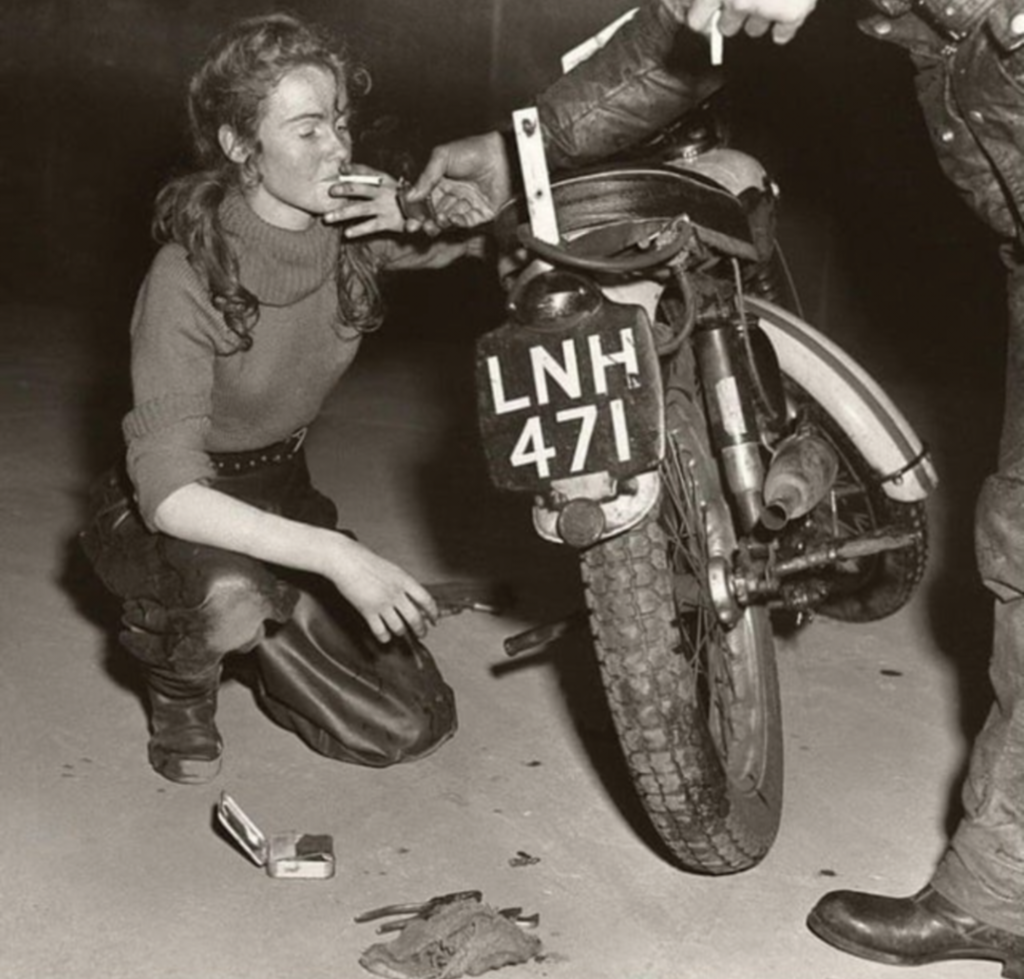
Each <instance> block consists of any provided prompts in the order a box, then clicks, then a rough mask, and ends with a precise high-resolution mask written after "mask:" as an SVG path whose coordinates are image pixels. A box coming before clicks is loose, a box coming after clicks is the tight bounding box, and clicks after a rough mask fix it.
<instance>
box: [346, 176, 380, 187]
mask: <svg viewBox="0 0 1024 979" xmlns="http://www.w3.org/2000/svg"><path fill="white" fill-rule="evenodd" d="M338 183H342V184H366V186H368V187H380V186H381V185H382V184H383V183H384V178H383V177H378V176H374V175H373V174H370V173H342V174H339V175H338Z"/></svg>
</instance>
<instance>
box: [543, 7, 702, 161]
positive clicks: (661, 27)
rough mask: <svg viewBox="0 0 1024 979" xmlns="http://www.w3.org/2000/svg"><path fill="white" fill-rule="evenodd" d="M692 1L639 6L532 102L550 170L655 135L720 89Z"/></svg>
mask: <svg viewBox="0 0 1024 979" xmlns="http://www.w3.org/2000/svg"><path fill="white" fill-rule="evenodd" d="M689 6H690V0H645V2H644V3H643V4H642V5H641V6H640V8H639V10H638V11H637V14H636V16H635V17H633V18H632V19H631V20H629V21H627V22H626V23H625V24H623V26H622V27H620V28H619V30H617V31H616V32H615V34H613V35H612V37H611V38H610V39H609V41H608V43H607V44H606V45H605V46H604V47H603V48H601V49H599V50H598V51H596V52H595V53H594V54H593V55H591V56H590V57H589V58H588V59H587V60H586V61H584V62H583V63H582V64H580V65H578V66H577V67H576V68H574V69H573V70H572V71H570V72H569V73H568V74H566V75H563V76H562V77H561V78H560V79H558V81H556V82H555V83H554V84H552V85H551V86H550V87H549V88H548V89H546V90H545V91H544V92H543V93H542V94H541V95H540V96H539V97H538V99H537V110H538V112H539V114H540V120H541V125H542V126H543V128H544V135H545V146H546V149H547V156H548V163H549V165H550V166H551V168H552V169H553V170H561V169H565V168H568V167H574V166H576V167H578V166H583V165H585V164H588V163H593V162H596V161H597V160H600V159H603V158H605V157H608V156H611V155H613V154H614V153H616V152H619V151H620V150H623V149H626V148H627V147H629V146H632V145H634V144H636V143H638V142H641V141H642V140H644V139H646V138H647V137H649V136H652V135H654V134H655V133H656V132H658V130H659V129H662V128H663V127H665V126H666V125H668V124H669V123H670V122H672V121H673V120H674V119H676V118H677V117H678V116H680V115H682V113H683V112H685V111H686V110H687V109H690V108H693V107H694V106H696V105H698V104H700V103H701V102H702V101H704V99H706V98H708V96H710V95H711V94H713V93H714V92H715V91H716V90H717V89H719V88H720V87H721V85H722V77H721V70H720V69H715V68H712V67H711V62H710V56H709V46H708V42H707V39H706V38H705V37H702V36H700V35H698V34H695V33H694V32H693V31H691V30H689V29H688V28H687V27H686V26H685V21H686V11H687V10H688V9H689Z"/></svg>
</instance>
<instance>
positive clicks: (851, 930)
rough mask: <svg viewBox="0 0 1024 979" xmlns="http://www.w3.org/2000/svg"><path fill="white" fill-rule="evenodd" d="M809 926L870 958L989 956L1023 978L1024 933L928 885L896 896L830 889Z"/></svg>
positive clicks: (909, 960)
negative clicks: (971, 912)
mask: <svg viewBox="0 0 1024 979" xmlns="http://www.w3.org/2000/svg"><path fill="white" fill-rule="evenodd" d="M807 927H808V928H810V929H811V931H813V932H814V934H815V935H817V936H818V937H819V938H821V939H823V940H824V941H826V942H828V943H829V944H830V945H834V946H835V947H836V948H838V949H842V951H844V952H849V953H850V954H851V955H859V956H860V957H861V958H864V959H871V960H872V961H874V962H885V963H887V964H889V965H928V964H929V963H932V962H945V961H948V960H952V959H990V960H993V961H998V962H1002V964H1003V975H1004V976H1006V977H1007V979H1024V935H1015V934H1013V933H1012V932H1009V931H1006V930H1005V929H1003V928H996V927H995V926H994V925H987V924H985V923H984V922H983V921H979V920H978V919H977V918H974V917H972V916H971V915H969V914H968V913H967V912H966V911H962V910H961V909H960V908H958V907H957V906H956V905H955V904H953V903H952V902H951V901H949V900H947V899H946V898H945V897H943V896H942V895H941V894H939V892H938V891H936V890H935V889H934V888H932V887H931V886H930V885H929V886H927V887H925V888H924V889H923V890H921V891H919V892H918V893H917V894H914V895H913V896H911V897H895V898H894V897H882V896H881V895H876V894H865V893H862V892H860V891H832V892H831V893H830V894H826V895H825V896H824V897H823V898H822V899H821V900H820V901H819V902H818V903H817V905H816V906H815V907H814V909H813V910H812V911H811V913H810V915H808V918H807Z"/></svg>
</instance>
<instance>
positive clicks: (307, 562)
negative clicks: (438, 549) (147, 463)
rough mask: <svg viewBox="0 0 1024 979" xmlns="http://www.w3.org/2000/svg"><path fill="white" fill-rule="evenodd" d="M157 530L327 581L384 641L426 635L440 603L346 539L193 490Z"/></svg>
mask: <svg viewBox="0 0 1024 979" xmlns="http://www.w3.org/2000/svg"><path fill="white" fill-rule="evenodd" d="M154 524H155V526H156V529H157V530H160V531H162V532H163V533H165V534H169V535H170V536H172V537H178V538H180V539H181V540H187V541H192V542H193V543H195V544H205V545H207V546H209V547H222V548H224V549H225V550H228V551H237V552H238V553H239V554H248V555H249V556H250V557H254V558H258V559H259V560H261V561H267V562H269V563H271V564H280V565H282V566H284V567H287V568H298V569H300V570H302V571H311V572H313V573H314V574H320V575H323V576H324V577H325V578H327V579H329V580H330V581H331V582H332V583H333V584H334V586H335V588H337V589H338V591H339V592H340V593H341V594H342V596H343V597H344V598H346V599H348V601H349V602H351V603H352V605H353V606H354V607H355V609H356V611H357V612H359V614H360V615H362V616H363V618H364V619H366V623H367V625H369V627H370V629H371V630H372V631H373V634H374V635H375V636H376V637H377V638H378V639H379V640H380V641H381V642H389V641H390V640H391V639H392V638H393V637H395V636H401V635H405V634H407V633H409V632H412V633H414V634H415V635H417V636H423V635H424V634H425V633H426V631H427V627H428V625H432V624H433V623H434V622H435V620H436V619H437V603H436V602H435V601H434V598H433V596H432V595H431V594H430V592H428V591H427V590H426V589H425V588H424V587H423V586H422V585H421V584H420V583H419V582H418V581H416V579H415V578H413V577H412V576H411V575H409V574H407V573H406V572H405V571H403V570H402V569H401V568H400V567H398V566H397V565H395V564H392V563H391V562H390V561H386V560H385V559H384V558H382V557H380V556H379V555H377V554H375V553H374V552H373V551H371V550H370V549H369V548H367V547H364V546H363V545H362V544H360V543H358V542H357V541H354V540H352V538H351V537H347V536H346V535H345V534H342V533H339V532H338V531H336V530H328V529H326V528H324V527H314V526H312V525H311V524H305V523H299V522H297V521H294V520H289V519H287V518H285V517H282V516H279V515H278V514H274V513H268V512H266V511H265V510H260V509H259V508H257V507H254V506H252V505H251V504H249V503H246V502H244V501H243V500H237V499H235V498H234V497H232V496H228V495H227V494H226V493H221V492H220V491H219V490H215V489H212V488H210V487H208V486H202V485H200V484H199V483H189V484H188V485H187V486H182V487H181V488H180V489H177V490H175V491H174V492H173V493H172V494H171V495H170V496H168V497H167V498H166V499H165V500H163V502H162V503H160V505H159V506H158V507H157V509H156V512H155V514H154Z"/></svg>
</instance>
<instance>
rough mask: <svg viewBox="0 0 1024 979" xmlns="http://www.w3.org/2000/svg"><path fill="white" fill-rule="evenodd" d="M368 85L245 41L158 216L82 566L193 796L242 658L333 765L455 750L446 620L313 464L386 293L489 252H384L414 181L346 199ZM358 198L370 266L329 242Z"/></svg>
mask: <svg viewBox="0 0 1024 979" xmlns="http://www.w3.org/2000/svg"><path fill="white" fill-rule="evenodd" d="M359 78H360V74H359V73H358V72H356V71H353V70H352V69H351V67H350V64H349V61H348V60H347V58H346V55H345V54H344V53H343V52H342V51H340V50H339V49H338V47H337V46H336V45H335V44H334V43H333V42H331V41H329V40H328V39H327V38H326V37H325V36H324V35H323V34H322V33H321V32H320V31H319V30H318V29H316V28H313V27H311V26H309V25H307V24H305V23H303V22H301V21H299V20H296V19H294V18H292V17H290V16H284V15H272V16H267V17H260V18H254V19H250V20H246V21H242V22H240V23H239V24H237V25H235V26H234V27H232V28H231V29H229V30H228V31H227V32H226V33H225V34H224V35H223V36H222V37H220V38H219V39H218V40H217V41H216V42H215V43H214V45H213V46H212V48H211V49H210V51H209V53H208V55H207V57H206V59H205V61H204V62H203V63H202V65H201V67H200V68H199V69H198V71H197V72H196V74H195V75H194V77H193V78H192V80H191V83H190V87H189V93H188V108H189V117H190V123H191V131H192V137H193V142H194V149H195V151H196V154H197V157H198V163H199V166H198V168H197V169H196V171H195V172H193V173H191V174H189V175H187V176H185V177H181V178H178V179H176V180H174V181H172V182H171V183H169V184H168V185H167V186H166V187H165V188H164V189H163V191H162V192H161V193H160V195H159V197H158V200H157V208H156V218H155V223H154V226H155V228H156V231H157V233H158V237H159V238H160V239H161V240H162V241H163V246H162V248H161V249H160V251H159V252H158V254H157V255H156V257H155V260H154V262H153V264H152V267H151V269H150V271H149V274H148V275H147V277H146V279H145V281H144V283H143V285H142V288H141V290H140V293H139V296H138V300H137V303H136V307H135V311H134V315H133V320H132V324H131V374H132V387H133V407H132V410H131V411H130V413H129V414H128V415H127V416H126V418H125V419H124V424H123V430H124V435H125V440H126V445H127V452H126V456H125V459H124V460H123V464H122V465H118V466H116V467H115V468H114V469H113V470H111V472H110V473H108V474H107V475H106V477H105V478H104V479H103V480H102V481H101V484H100V485H99V486H98V487H97V490H96V493H95V494H94V500H93V511H92V515H91V520H90V523H89V525H88V526H87V528H86V529H85V531H84V532H83V534H82V542H83V545H84V548H85V551H86V553H87V555H88V556H89V558H90V560H91V563H92V564H93V566H94V568H95V569H96V571H97V573H98V574H99V576H100V578H101V579H102V580H103V582H104V583H105V584H106V586H107V587H108V588H109V589H110V590H111V591H112V592H114V593H115V594H116V595H117V596H119V597H120V599H121V601H122V603H123V619H122V621H123V625H124V629H123V631H122V632H121V642H122V645H123V646H124V648H125V649H126V650H127V651H128V652H129V653H130V654H131V655H132V656H133V657H134V658H135V659H136V660H137V662H138V663H139V665H140V666H141V668H142V670H143V672H144V676H145V681H146V687H147V690H148V695H149V704H150V733H151V737H150V741H149V759H150V763H151V765H152V767H153V768H154V769H155V770H156V771H157V772H158V773H160V774H161V775H163V776H164V777H166V778H168V779H171V780H172V781H175V782H193V783H195V782H205V781H207V780H209V779H210V778H212V777H213V776H214V775H216V774H217V772H218V771H219V767H220V758H221V751H222V742H221V736H220V733H219V732H218V729H217V726H216V722H215V713H216V702H217V690H218V685H219V682H220V675H221V661H222V660H223V658H224V656H225V655H227V654H228V653H232V652H238V651H248V650H253V649H255V650H257V653H258V666H259V683H258V693H259V696H260V698H261V700H262V702H263V705H264V706H265V707H266V708H267V710H268V711H269V713H270V714H271V715H272V716H273V717H274V718H275V719H276V720H278V721H279V722H280V723H282V724H284V725H285V726H287V727H289V728H291V729H292V730H295V731H296V732H297V733H298V734H299V735H300V736H301V737H303V738H304V740H306V741H307V743H309V744H310V745H311V746H312V747H314V748H315V749H316V750H318V751H321V752H323V753H324V754H328V755H330V756H332V757H335V758H339V759H342V760H346V761H352V762H356V763H360V764H368V765H387V764H391V763H393V762H396V761H402V760H406V759H409V758H416V757H420V756H422V755H424V754H426V753H427V752H429V751H431V750H432V749H433V748H435V747H436V746H437V745H438V744H440V743H441V742H443V741H444V740H445V739H446V738H448V737H449V736H450V735H451V734H452V732H453V731H454V729H455V724H456V720H455V708H454V702H453V698H452V692H451V690H450V688H449V687H448V686H447V685H446V684H445V683H444V681H443V679H442V678H441V676H440V673H439V672H438V670H437V667H436V665H435V664H434V662H433V660H432V659H431V657H430V654H429V653H428V652H427V650H426V649H425V648H424V647H423V645H422V644H421V642H420V638H421V637H422V636H423V635H424V633H425V632H426V629H427V627H428V625H429V624H430V623H431V622H432V621H433V620H434V618H435V616H436V614H437V608H436V605H435V602H434V599H433V598H432V597H431V595H430V593H429V592H428V591H427V590H426V589H425V588H424V587H423V586H422V585H421V584H420V583H419V582H418V581H416V580H415V579H414V578H413V577H412V576H411V575H409V574H408V573H407V572H405V571H404V570H403V569H402V568H400V567H398V566H396V565H395V564H393V563H391V562H390V561H388V560H386V559H385V558H383V557H381V556H379V555H377V554H376V553H374V552H373V551H371V550H369V549H368V548H366V547H364V546H363V545H362V544H360V543H358V542H357V541H356V540H355V539H354V538H353V537H352V536H351V535H349V534H347V533H344V532H339V531H338V530H337V529H336V523H337V511H336V508H335V507H334V505H333V503H332V502H331V501H330V500H329V499H327V498H326V497H324V496H323V495H322V494H320V493H319V492H318V491H317V490H316V489H314V488H313V486H312V484H311V482H310V476H309V472H308V470H307V466H306V460H305V456H304V453H303V439H304V436H305V432H306V429H307V427H308V426H309V425H310V424H311V423H312V422H313V421H314V419H315V418H316V417H317V415H318V413H319V411H320V410H321V406H322V404H323V402H324V400H325V399H326V398H327V396H328V395H329V393H330V392H331V391H332V389H333V388H334V387H335V385H336V383H337V382H338V380H339V379H340V378H341V377H342V375H343V374H344V373H345V371H346V370H347V368H348V367H349V365H350V364H351V363H352V360H353V358H354V357H355V356H356V353H357V351H358V349H359V345H360V342H361V339H362V337H363V335H364V334H365V333H366V332H368V331H370V330H373V329H375V328H376V327H377V326H378V325H379V323H380V320H381V316H382V313H381V297H380V290H379V286H378V281H377V280H378V275H379V274H380V273H381V272H383V271H385V270H391V269H402V268H422V267H427V266H439V265H443V264H447V263H449V262H451V261H452V260H454V259H455V258H458V257H460V256H461V255H464V254H467V253H471V252H474V251H477V250H478V244H479V243H478V241H473V240H468V239H467V240H451V241H437V242H423V243H417V242H414V241H412V240H410V239H402V238H401V237H398V236H396V235H394V234H390V235H388V234H384V235H381V234H378V233H379V232H400V231H401V229H402V226H403V221H402V216H401V211H400V208H399V206H398V202H397V199H396V183H395V181H394V180H393V179H392V178H390V177H388V176H387V175H384V174H379V175H378V176H380V177H381V184H380V186H373V185H371V184H355V183H353V184H350V185H345V178H346V176H348V175H351V174H352V173H355V172H358V173H361V174H364V175H365V174H368V173H369V169H368V168H367V167H358V166H354V164H353V161H352V137H351V134H350V129H349V123H350V117H351V106H350V99H351V98H352V97H353V96H354V95H355V94H356V93H355V86H356V84H357V82H358V80H359ZM339 185H342V187H341V190H342V192H343V193H345V194H346V195H347V196H348V198H349V199H348V201H347V204H346V209H347V211H346V213H347V215H348V216H349V217H351V216H353V215H359V216H360V218H361V219H362V224H361V226H360V228H359V232H360V234H362V235H365V237H362V238H361V239H360V241H359V242H356V241H353V240H350V239H348V238H347V237H346V235H345V234H344V233H343V232H341V231H339V230H338V228H337V226H334V225H330V224H328V223H326V222H324V220H323V217H324V216H325V215H328V214H330V213H331V212H336V211H337V209H338V208H339V201H338V200H336V199H334V198H332V197H331V195H330V194H329V192H328V191H329V189H330V188H331V187H334V188H335V194H337V193H338V190H339ZM313 581H317V582H319V583H320V584H321V585H326V586H327V591H328V593H329V594H328V598H327V600H326V601H325V600H323V599H320V600H318V599H317V598H316V597H315V595H316V592H317V589H316V588H315V587H309V583H310V582H313ZM321 590H322V589H321Z"/></svg>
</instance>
